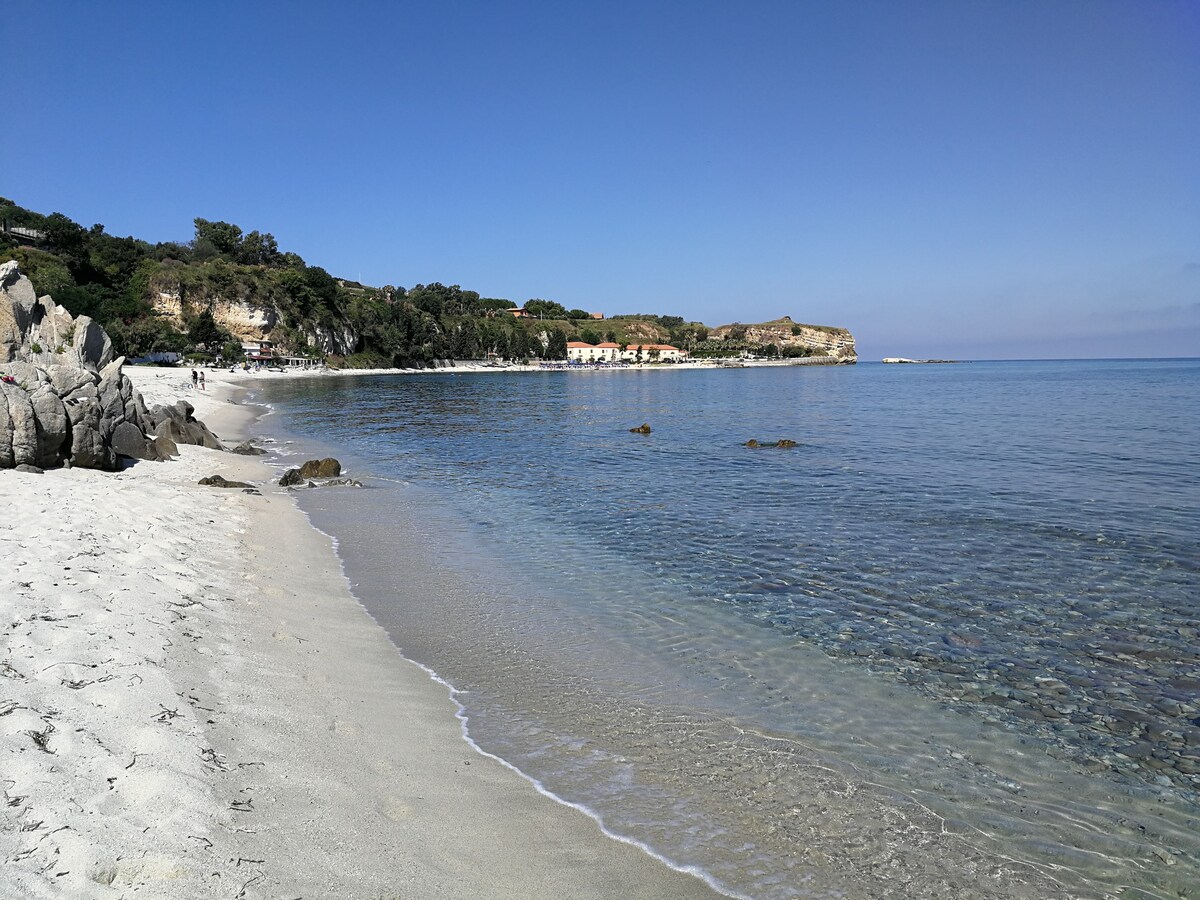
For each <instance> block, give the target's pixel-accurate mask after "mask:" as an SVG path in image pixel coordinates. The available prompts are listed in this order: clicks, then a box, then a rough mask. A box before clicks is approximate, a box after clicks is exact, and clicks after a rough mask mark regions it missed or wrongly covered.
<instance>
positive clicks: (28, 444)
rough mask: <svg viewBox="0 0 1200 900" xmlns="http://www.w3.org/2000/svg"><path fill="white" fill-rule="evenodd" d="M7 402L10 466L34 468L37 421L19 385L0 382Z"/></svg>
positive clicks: (35, 463)
mask: <svg viewBox="0 0 1200 900" xmlns="http://www.w3.org/2000/svg"><path fill="white" fill-rule="evenodd" d="M0 391H3V393H4V397H5V399H6V400H7V401H8V420H9V423H10V427H11V438H10V441H11V447H12V464H13V465H14V466H19V465H22V464H25V465H30V466H36V465H37V462H38V441H37V420H36V419H35V418H34V415H33V404H32V403H30V402H29V395H28V394H27V393H26V392H25V390H24V389H23V388H21V387H20V386H19V385H15V384H8V383H7V382H3V381H0Z"/></svg>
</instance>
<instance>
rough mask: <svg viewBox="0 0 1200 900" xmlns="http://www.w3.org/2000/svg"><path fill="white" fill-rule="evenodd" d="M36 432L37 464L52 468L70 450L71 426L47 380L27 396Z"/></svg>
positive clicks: (63, 408)
mask: <svg viewBox="0 0 1200 900" xmlns="http://www.w3.org/2000/svg"><path fill="white" fill-rule="evenodd" d="M29 403H30V405H31V406H32V407H33V417H34V422H35V424H36V432H37V445H38V448H37V453H38V462H37V465H39V466H44V467H47V468H53V467H54V466H57V465H59V464H60V463H62V461H63V457H64V456H66V455H68V454H69V453H70V450H71V427H70V422H69V421H68V420H67V411H66V408H65V407H64V406H63V402H62V400H60V399H59V396H58V394H56V393H54V388H53V386H52V385H51V384H50V383H49V382H47V383H44V384H41V385H39V386H38V389H37V390H36V391H34V392H33V394H32V395H31V396H30V398H29Z"/></svg>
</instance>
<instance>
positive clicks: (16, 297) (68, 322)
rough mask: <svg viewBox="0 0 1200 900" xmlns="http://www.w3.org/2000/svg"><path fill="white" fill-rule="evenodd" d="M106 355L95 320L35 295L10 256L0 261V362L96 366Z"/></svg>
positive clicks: (92, 368)
mask: <svg viewBox="0 0 1200 900" xmlns="http://www.w3.org/2000/svg"><path fill="white" fill-rule="evenodd" d="M112 358H113V347H112V341H110V340H109V339H108V335H107V334H106V333H105V332H104V329H103V328H101V327H100V325H99V323H97V322H95V321H93V320H92V319H91V318H89V317H88V316H80V317H79V318H74V317H73V316H72V315H71V314H70V313H69V312H67V310H65V309H64V308H63V307H61V306H59V305H58V304H57V303H55V302H54V301H53V300H51V299H50V298H49V297H42V298H40V299H39V298H37V297H36V296H35V295H34V291H33V283H32V282H30V280H29V279H28V278H26V277H25V276H23V275H22V274H21V272H20V269H19V268H18V267H17V263H16V261H10V262H6V263H4V264H3V265H0V364H3V363H10V362H18V361H19V362H28V363H34V364H35V365H38V366H41V367H43V368H45V367H48V366H54V365H58V366H67V367H69V368H77V367H78V368H83V369H87V370H88V371H90V372H98V371H99V370H100V369H102V368H104V367H105V366H107V365H108V364H109V363H110V362H112Z"/></svg>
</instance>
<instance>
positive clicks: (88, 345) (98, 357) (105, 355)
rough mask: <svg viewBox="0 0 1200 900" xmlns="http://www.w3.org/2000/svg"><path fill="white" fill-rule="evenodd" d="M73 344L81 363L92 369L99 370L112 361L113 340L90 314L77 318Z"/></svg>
mask: <svg viewBox="0 0 1200 900" xmlns="http://www.w3.org/2000/svg"><path fill="white" fill-rule="evenodd" d="M71 346H72V348H73V350H74V353H75V358H76V359H77V360H79V364H80V365H81V366H82V367H83V368H85V369H88V370H90V371H93V372H99V371H100V370H101V369H103V368H105V367H106V366H107V365H109V363H111V362H112V358H113V346H112V341H111V340H109V337H108V334H107V333H106V332H105V331H104V329H103V328H101V327H100V323H98V322H96V321H94V320H92V319H91V318H90V317H88V316H80V317H79V318H78V319H76V320H75V333H74V335H73V336H72V340H71Z"/></svg>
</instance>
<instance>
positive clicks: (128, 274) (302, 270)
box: [0, 197, 811, 367]
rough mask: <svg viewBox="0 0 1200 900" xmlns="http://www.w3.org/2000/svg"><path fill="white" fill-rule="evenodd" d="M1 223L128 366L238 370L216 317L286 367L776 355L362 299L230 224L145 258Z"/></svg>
mask: <svg viewBox="0 0 1200 900" xmlns="http://www.w3.org/2000/svg"><path fill="white" fill-rule="evenodd" d="M0 220H3V221H4V222H6V223H7V224H8V225H12V226H20V227H23V228H27V229H33V230H35V231H37V232H41V233H42V235H43V238H42V239H41V240H40V241H37V242H36V244H35V245H33V246H30V245H29V242H28V241H18V240H17V239H16V238H14V237H10V236H8V235H6V234H3V233H0V259H8V258H15V259H16V260H17V261H18V263H19V264H20V266H21V271H22V272H24V273H25V274H26V275H28V276H29V278H30V280H31V281H32V282H33V285H34V288H35V290H36V291H37V293H38V295H39V296H41V295H44V294H50V295H51V296H52V297H53V298H54V299H55V301H56V302H58V303H60V304H62V305H63V306H64V307H66V308H67V309H68V310H69V311H70V312H71V313H72V314H74V315H87V316H91V317H92V318H93V319H96V320H97V321H99V322H100V323H101V324H102V325H103V326H104V328H105V330H106V331H107V332H108V333H109V336H110V337H111V338H112V340H113V344H114V347H115V348H116V350H117V352H118V353H120V354H124V355H126V356H142V355H146V354H149V353H152V352H155V351H175V352H179V353H187V354H189V358H195V359H203V358H213V357H214V356H216V355H219V356H220V358H222V359H224V360H236V359H240V358H241V357H242V348H241V343H240V339H239V336H237V335H235V334H233V333H231V331H230V330H229V329H228V328H225V327H222V324H221V323H222V321H226V322H228V321H229V320H228V319H224V320H223V319H222V317H221V316H219V315H214V311H215V310H217V307H218V306H219V305H220V304H223V303H224V304H240V305H241V307H242V308H244V309H246V310H251V311H256V313H255V314H256V315H257V314H258V313H261V314H262V315H261V318H259V319H257V320H256V321H261V322H264V323H266V324H265V325H264V327H263V330H265V331H269V333H263V334H260V335H256V336H261V337H264V338H270V339H271V340H273V341H275V342H276V346H277V347H278V348H279V349H280V350H282V351H284V352H285V353H287V354H290V355H309V356H326V357H328V358H329V360H330V362H331V363H332V364H334V365H344V366H350V367H386V366H412V365H432V364H434V363H435V362H436V361H437V360H442V359H481V358H485V357H497V358H503V359H529V358H542V359H564V358H565V357H566V352H567V342H568V341H570V340H581V341H586V342H588V343H601V342H603V341H610V342H613V343H617V344H619V345H621V346H622V347H625V346H628V345H631V344H651V343H655V344H656V343H669V344H672V345H674V346H677V347H680V348H681V349H684V350H687V351H688V352H690V353H695V354H696V355H700V356H704V355H721V356H725V355H729V354H731V353H738V352H741V351H743V350H744V351H749V352H757V353H759V354H764V353H772V354H778V353H779V352H781V351H780V350H779V348H778V347H775V346H774V345H770V346H769V347H762V346H752V345H750V344H749V343H747V342H746V340H745V327H744V326H735V329H734V330H733V331H731V333H730V334H729V335H728V336H727V337H728V339H726V340H712V339H710V330H709V328H708V327H707V326H705V325H703V324H701V323H699V322H686V321H684V319H683V318H682V317H679V316H659V315H650V314H636V315H619V316H614V317H612V318H609V319H602V320H597V319H593V318H591V315H590V314H589V313H588V312H587V311H585V310H582V309H567V308H566V307H564V306H563V305H562V304H560V303H557V302H555V301H553V300H544V299H531V300H528V301H526V302H525V303H524V304H523V305H522V306H523V308H524V309H525V310H526V312H528V313H529V316H530V318H517V317H515V316H512V315H509V314H508V313H507V311H508V310H511V309H515V308H517V307H518V304H517V303H515V302H513V301H512V300H508V299H504V298H495V297H480V296H479V294H478V293H476V292H475V291H470V290H464V289H463V288H461V287H459V286H458V285H450V286H446V285H443V284H440V283H434V284H428V285H423V284H418V285H416V286H415V287H412V288H403V287H393V286H391V285H388V286H385V287H382V288H372V287H367V286H364V285H361V284H358V283H356V282H352V281H346V280H339V279H337V278H335V277H333V276H332V275H330V274H329V273H328V272H326V271H325V270H324V269H322V268H320V267H319V266H310V265H308V264H307V263H306V262H305V261H304V260H303V259H302V258H301V257H300V256H298V255H297V254H295V253H290V252H285V251H282V250H281V249H280V248H279V245H278V243H277V241H276V240H275V237H274V236H273V235H272V234H270V233H264V232H259V231H250V232H248V233H246V232H243V230H242V229H241V228H240V227H238V226H237V225H233V224H231V223H229V222H214V221H209V220H208V219H202V218H197V219H195V220H194V222H193V225H194V234H193V238H192V240H191V241H189V242H187V243H177V242H160V243H154V244H151V243H149V242H147V241H142V240H138V239H136V238H133V237H124V238H121V237H116V236H114V235H110V234H108V233H107V232H106V231H105V229H104V226H103V225H93V226H92V227H91V228H84V227H83V226H81V225H79V224H78V223H76V222H73V221H71V219H69V218H68V217H66V216H65V215H62V214H61V213H52V214H50V215H42V214H40V213H36V212H34V211H32V210H29V209H25V208H23V207H20V206H18V205H17V204H15V203H13V202H12V201H11V200H6V199H4V198H2V197H0ZM168 312H169V314H168ZM737 328H740V329H741V331H740V333H735V332H736V329H737ZM793 333H796V332H795V331H793ZM240 337H243V338H244V337H248V335H247V334H245V333H243V334H242V335H241V336H240ZM782 352H783V353H785V354H789V355H808V354H809V353H810V352H811V351H808V350H806V349H800V348H793V347H784V348H783V351H782Z"/></svg>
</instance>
